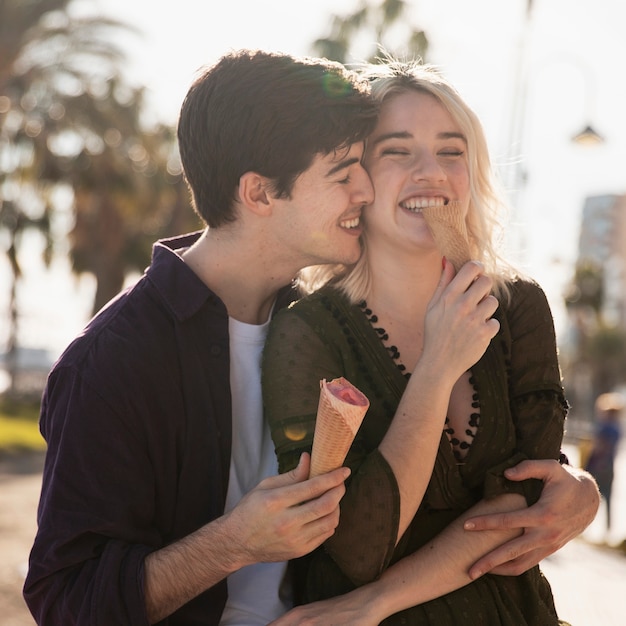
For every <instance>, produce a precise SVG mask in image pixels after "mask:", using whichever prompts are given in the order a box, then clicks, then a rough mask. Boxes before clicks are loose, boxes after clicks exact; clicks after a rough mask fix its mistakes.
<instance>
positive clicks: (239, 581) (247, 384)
mask: <svg viewBox="0 0 626 626" xmlns="http://www.w3.org/2000/svg"><path fill="white" fill-rule="evenodd" d="M268 326H269V321H268V322H266V323H265V324H262V325H260V326H257V325H254V324H244V323H243V322H239V321H237V320H234V319H232V318H229V332H230V385H231V396H232V407H233V409H232V412H233V445H232V451H231V458H230V478H229V481H228V492H227V495H226V511H230V510H231V509H232V508H234V506H235V505H236V504H237V503H238V502H239V501H240V500H241V498H242V497H243V496H244V495H245V494H246V493H248V492H249V491H250V490H251V489H253V488H254V487H255V486H256V485H258V483H259V482H260V481H261V480H263V479H264V478H266V477H268V476H274V475H276V474H277V473H278V462H277V460H276V455H275V452H274V444H273V442H272V438H271V435H270V430H269V427H268V425H267V424H266V422H265V420H264V419H263V402H262V397H261V353H262V351H263V345H264V344H265V338H266V336H267V329H268ZM286 569H287V564H286V563H285V562H282V563H256V564H254V565H250V566H248V567H244V568H242V569H240V570H239V571H237V572H235V573H234V574H231V575H230V576H229V577H228V579H227V583H228V601H227V603H226V607H225V608H224V612H223V614H222V618H221V620H220V626H254V625H256V624H258V625H262V626H266V625H267V624H268V623H269V622H271V621H272V620H274V619H276V618H277V617H279V616H281V615H283V614H284V613H286V612H287V611H288V610H289V609H290V608H291V607H292V600H291V594H290V590H289V589H288V586H287V585H283V580H284V578H285V573H286Z"/></svg>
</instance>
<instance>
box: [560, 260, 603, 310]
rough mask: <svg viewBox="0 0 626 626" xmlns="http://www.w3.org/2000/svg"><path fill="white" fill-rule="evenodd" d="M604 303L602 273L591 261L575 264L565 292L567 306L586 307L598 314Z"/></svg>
mask: <svg viewBox="0 0 626 626" xmlns="http://www.w3.org/2000/svg"><path fill="white" fill-rule="evenodd" d="M603 304H604V274H603V271H602V267H600V266H599V265H598V264H597V263H594V262H593V261H582V262H580V263H578V265H577V266H576V271H575V273H574V279H573V281H572V283H571V285H570V286H569V288H568V289H567V291H566V293H565V306H566V307H568V308H588V309H591V310H592V311H593V312H594V313H595V314H596V315H599V314H600V312H601V310H602V305H603Z"/></svg>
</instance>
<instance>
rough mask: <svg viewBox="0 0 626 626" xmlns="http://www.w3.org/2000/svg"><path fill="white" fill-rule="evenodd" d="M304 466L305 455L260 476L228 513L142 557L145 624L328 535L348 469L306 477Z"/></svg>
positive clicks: (304, 551) (309, 548) (308, 549)
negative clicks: (245, 570)
mask: <svg viewBox="0 0 626 626" xmlns="http://www.w3.org/2000/svg"><path fill="white" fill-rule="evenodd" d="M309 464H310V458H309V455H308V454H304V455H303V456H302V458H301V460H300V463H299V465H298V467H296V468H295V469H294V470H292V471H291V472H288V473H286V474H282V475H280V476H272V477H270V478H266V479H265V480H264V481H262V482H261V483H259V485H258V486H257V487H256V488H255V489H253V490H252V491H251V492H250V493H248V494H247V495H246V496H245V497H244V498H242V500H241V502H239V504H238V505H237V506H236V507H235V508H234V509H233V510H232V511H230V512H229V513H228V514H226V515H224V516H222V517H220V518H219V519H217V520H215V521H213V522H210V523H209V524H206V525H205V526H203V527H202V528H200V529H199V530H197V531H196V532H195V533H192V534H191V535H189V536H187V537H185V538H183V539H181V540H179V541H177V542H176V543H173V544H171V545H170V546H167V547H165V548H162V549H161V550H157V551H156V552H153V553H152V554H150V555H148V557H147V558H146V561H145V597H146V610H147V615H148V619H149V621H150V623H151V624H154V623H156V622H158V621H160V620H162V619H164V618H165V617H167V616H168V615H170V614H171V613H173V612H174V611H175V610H177V609H178V608H180V607H181V606H182V605H183V604H185V603H187V602H188V601H189V600H191V599H192V598H194V597H196V596H197V595H199V594H200V593H202V592H203V591H205V590H206V589H208V588H210V587H212V586H213V585H215V584H216V583H218V582H219V581H220V580H222V579H223V578H225V577H226V576H228V575H229V574H231V573H232V572H234V571H236V570H238V569H240V568H242V567H245V566H246V565H250V564H252V563H259V562H271V561H286V560H289V559H292V558H297V557H299V556H302V555H304V554H307V553H308V552H311V551H312V550H314V549H315V548H317V547H318V546H319V545H320V544H322V543H323V542H324V541H325V540H326V539H328V537H330V536H331V535H332V534H333V533H334V531H335V528H336V527H337V524H338V522H339V501H340V500H341V497H342V496H343V494H344V493H345V487H344V484H343V483H344V480H345V479H346V478H347V476H348V474H349V470H348V469H347V468H339V469H338V470H335V471H333V472H329V473H328V474H324V475H322V476H318V477H316V478H313V479H311V480H307V476H308V475H309Z"/></svg>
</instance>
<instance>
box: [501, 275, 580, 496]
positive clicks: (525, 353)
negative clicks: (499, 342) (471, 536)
mask: <svg viewBox="0 0 626 626" xmlns="http://www.w3.org/2000/svg"><path fill="white" fill-rule="evenodd" d="M507 319H508V325H509V329H510V335H511V337H510V346H511V348H510V394H511V395H510V402H511V413H512V416H513V421H514V424H515V430H516V441H517V450H518V452H520V453H521V454H522V455H523V456H524V457H525V458H530V459H558V458H559V452H560V448H561V443H562V439H563V429H564V424H565V417H566V415H567V410H568V405H567V401H566V400H565V395H564V391H563V386H562V382H561V371H560V368H559V362H558V350H557V344H556V336H555V332H554V322H553V319H552V313H551V311H550V307H549V304H548V301H547V299H546V296H545V293H544V292H543V290H542V289H541V288H540V287H539V286H538V285H537V284H536V283H534V282H526V281H519V282H517V283H515V284H514V286H513V292H512V300H511V305H510V308H509V309H508V311H507ZM529 486H530V487H531V488H530V489H529V490H528V491H527V492H526V496H527V498H528V500H529V504H531V503H533V502H535V501H536V500H537V499H538V498H539V495H540V493H541V482H540V481H531V483H530V485H529Z"/></svg>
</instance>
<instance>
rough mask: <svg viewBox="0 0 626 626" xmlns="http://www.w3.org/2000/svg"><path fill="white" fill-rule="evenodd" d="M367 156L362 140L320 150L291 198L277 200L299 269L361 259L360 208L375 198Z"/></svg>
mask: <svg viewBox="0 0 626 626" xmlns="http://www.w3.org/2000/svg"><path fill="white" fill-rule="evenodd" d="M362 156H363V144H362V143H358V144H352V146H350V147H349V148H343V149H340V150H338V151H336V152H333V153H330V154H328V155H317V156H316V157H315V158H314V160H313V163H312V164H311V166H310V167H309V168H308V169H307V170H305V171H304V172H303V173H302V174H300V176H299V177H298V178H297V179H296V181H295V183H294V186H293V189H292V192H291V197H290V198H288V199H281V200H275V203H276V207H277V211H276V216H277V217H278V219H277V222H278V224H279V226H278V229H279V230H280V233H281V245H282V246H283V250H284V251H285V252H287V253H289V254H290V255H291V256H292V257H293V259H294V261H297V264H298V266H299V269H301V268H302V267H306V266H308V265H317V264H323V263H354V262H355V261H357V260H358V258H359V255H360V251H361V250H360V245H359V236H360V235H361V230H362V229H361V223H360V218H361V211H362V208H363V206H364V205H365V204H369V203H371V202H372V201H373V200H374V190H373V187H372V183H371V181H370V178H369V175H368V174H367V172H366V171H365V169H364V168H363V166H362V165H361V158H362Z"/></svg>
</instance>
